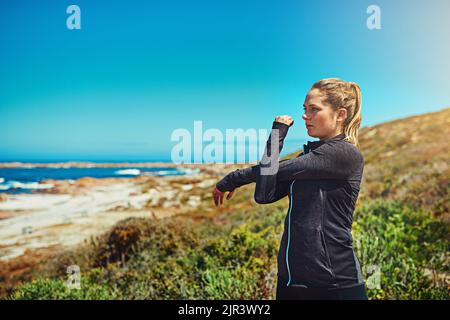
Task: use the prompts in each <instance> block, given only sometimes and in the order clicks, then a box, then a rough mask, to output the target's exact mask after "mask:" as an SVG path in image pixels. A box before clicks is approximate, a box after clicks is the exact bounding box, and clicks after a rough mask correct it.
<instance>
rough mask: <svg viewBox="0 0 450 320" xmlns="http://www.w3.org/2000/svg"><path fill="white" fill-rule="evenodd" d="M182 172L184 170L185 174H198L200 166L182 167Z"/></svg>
mask: <svg viewBox="0 0 450 320" xmlns="http://www.w3.org/2000/svg"><path fill="white" fill-rule="evenodd" d="M178 170H179V171H181V172H184V174H197V173H199V172H200V169H199V168H195V169H190V168H180V169H178Z"/></svg>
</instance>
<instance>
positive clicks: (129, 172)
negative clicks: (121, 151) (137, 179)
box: [114, 169, 141, 176]
mask: <svg viewBox="0 0 450 320" xmlns="http://www.w3.org/2000/svg"><path fill="white" fill-rule="evenodd" d="M114 173H115V174H124V175H133V176H137V175H140V174H141V170H139V169H124V170H117V171H115V172H114Z"/></svg>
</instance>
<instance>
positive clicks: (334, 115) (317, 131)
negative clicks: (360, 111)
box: [302, 88, 347, 140]
mask: <svg viewBox="0 0 450 320" xmlns="http://www.w3.org/2000/svg"><path fill="white" fill-rule="evenodd" d="M303 110H304V114H303V116H302V119H303V120H304V121H305V125H306V128H307V130H308V135H309V136H311V137H314V138H319V139H320V140H323V139H328V138H332V137H334V136H336V135H338V134H340V133H341V132H342V129H341V127H342V121H343V119H345V116H346V113H347V111H346V110H345V109H343V108H342V109H339V110H340V111H339V113H338V112H335V111H334V110H333V108H332V107H330V106H329V105H328V104H326V103H324V102H322V96H321V95H320V91H319V89H315V88H314V89H311V90H309V92H308V94H307V96H306V98H305V103H304V104H303Z"/></svg>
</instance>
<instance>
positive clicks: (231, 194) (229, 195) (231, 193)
mask: <svg viewBox="0 0 450 320" xmlns="http://www.w3.org/2000/svg"><path fill="white" fill-rule="evenodd" d="M233 194H234V190H233V191H231V192H229V193H228V195H227V200H230V199H231V197H232V196H233Z"/></svg>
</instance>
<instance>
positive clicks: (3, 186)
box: [0, 184, 9, 190]
mask: <svg viewBox="0 0 450 320" xmlns="http://www.w3.org/2000/svg"><path fill="white" fill-rule="evenodd" d="M8 189H9V186H7V185H4V184H0V190H8Z"/></svg>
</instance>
